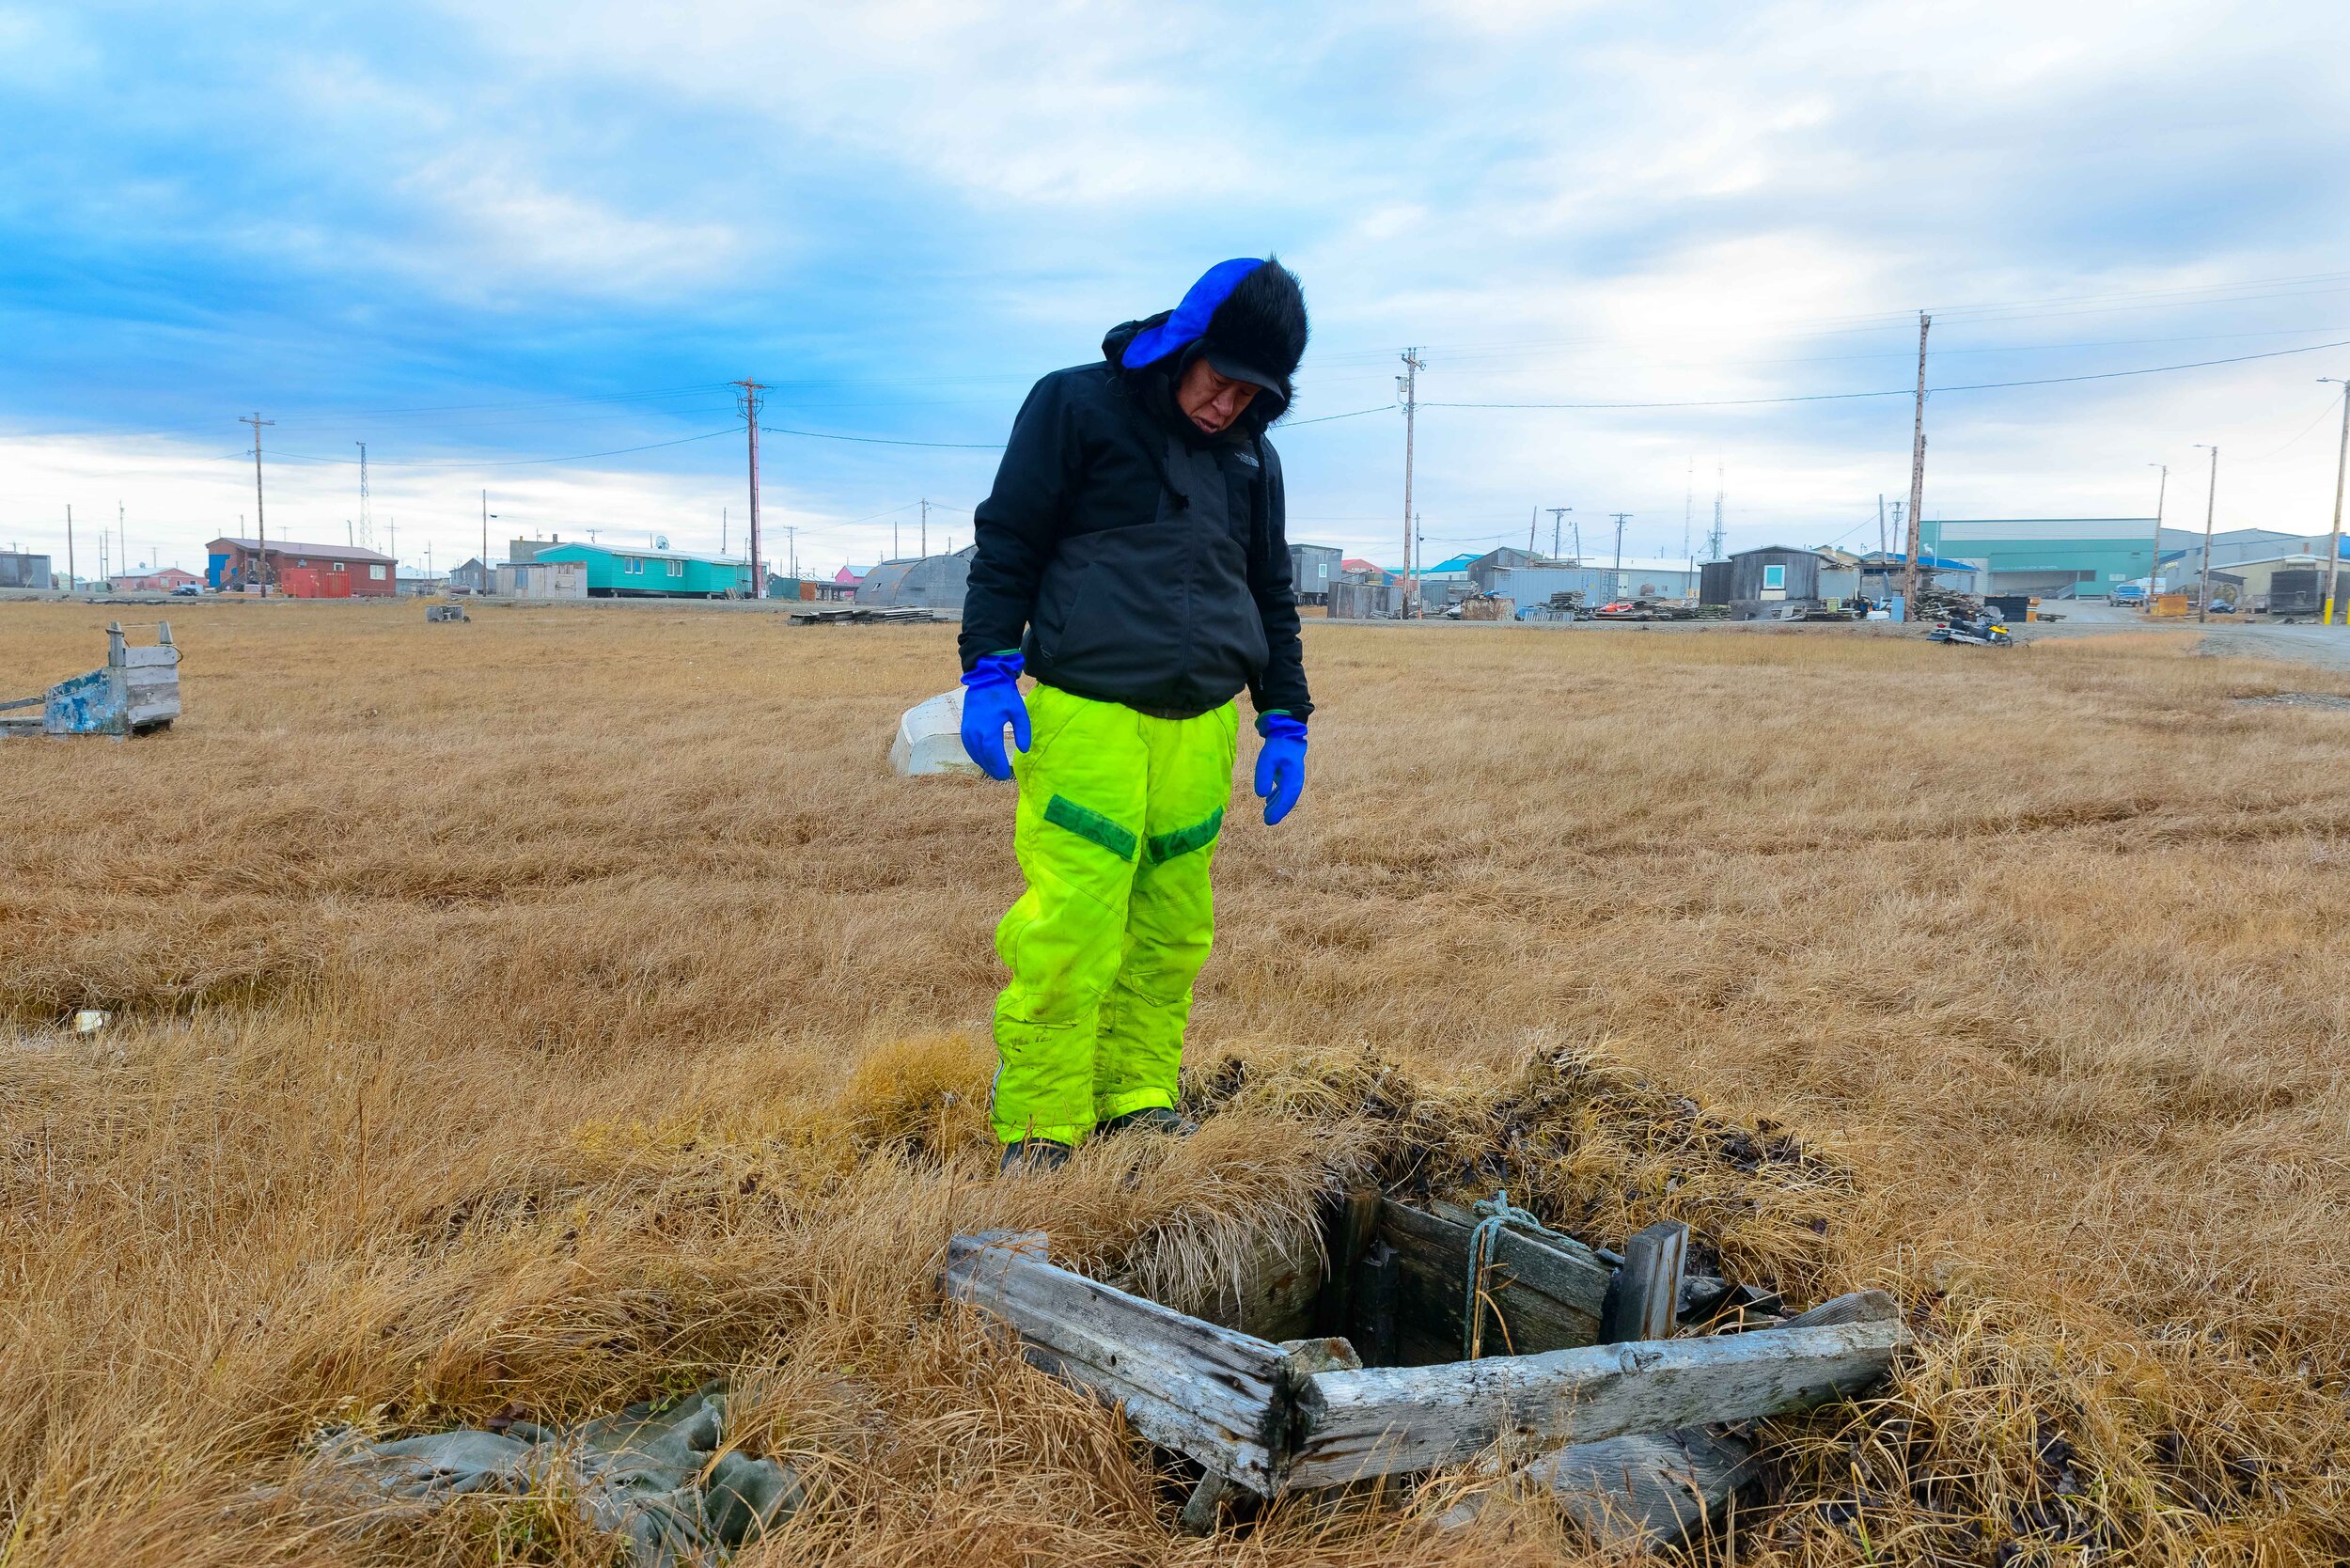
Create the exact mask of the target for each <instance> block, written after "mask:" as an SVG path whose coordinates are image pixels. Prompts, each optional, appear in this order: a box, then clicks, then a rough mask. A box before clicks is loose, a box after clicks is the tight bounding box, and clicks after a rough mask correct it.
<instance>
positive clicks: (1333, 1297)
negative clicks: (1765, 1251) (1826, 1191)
mask: <svg viewBox="0 0 2350 1568" xmlns="http://www.w3.org/2000/svg"><path fill="white" fill-rule="evenodd" d="M1481 1207H1482V1206H1481ZM1521 1217H1523V1216H1521ZM1673 1232H1679V1233H1678V1234H1676V1233H1673ZM1683 1235H1685V1232H1681V1228H1679V1227H1657V1228H1652V1231H1648V1232H1643V1233H1642V1237H1643V1238H1645V1242H1646V1245H1645V1246H1639V1245H1636V1246H1634V1247H1628V1248H1627V1252H1628V1254H1629V1257H1628V1259H1627V1260H1626V1261H1625V1262H1622V1263H1621V1264H1619V1263H1618V1262H1614V1261H1612V1260H1613V1256H1614V1255H1613V1254H1605V1253H1602V1252H1599V1251H1597V1250H1595V1249H1593V1248H1590V1247H1584V1246H1582V1245H1581V1244H1579V1243H1576V1242H1575V1241H1573V1240H1571V1239H1570V1238H1567V1237H1564V1236H1560V1235H1557V1234H1556V1233H1553V1232H1549V1231H1539V1230H1530V1231H1529V1230H1521V1229H1512V1228H1511V1226H1509V1225H1508V1224H1506V1223H1501V1222H1497V1221H1494V1220H1493V1219H1491V1217H1490V1216H1485V1217H1482V1218H1481V1216H1480V1215H1474V1214H1467V1213H1465V1212H1464V1211H1459V1210H1447V1209H1445V1208H1442V1207H1439V1208H1438V1209H1437V1210H1436V1211H1435V1212H1426V1211H1421V1210H1418V1209H1414V1208H1411V1207H1409V1206H1407V1205H1403V1204H1400V1203H1397V1202H1394V1201H1392V1200H1386V1199H1384V1198H1382V1197H1380V1196H1379V1195H1377V1194H1375V1193H1371V1194H1360V1193H1358V1194H1355V1195H1351V1196H1350V1197H1349V1198H1348V1200H1346V1201H1345V1202H1344V1203H1343V1204H1342V1205H1341V1206H1340V1209H1339V1212H1337V1213H1336V1214H1335V1215H1333V1216H1332V1219H1331V1223H1330V1226H1329V1232H1328V1251H1329V1267H1328V1270H1327V1272H1326V1274H1324V1277H1323V1278H1321V1279H1320V1280H1318V1281H1316V1282H1314V1288H1312V1289H1298V1288H1296V1285H1297V1281H1295V1280H1293V1279H1292V1280H1290V1281H1289V1282H1288V1283H1287V1284H1284V1285H1280V1286H1278V1287H1277V1288H1273V1289H1269V1290H1264V1291H1252V1292H1246V1293H1244V1294H1243V1298H1242V1300H1241V1301H1240V1302H1239V1303H1238V1306H1239V1307H1240V1308H1241V1309H1242V1313H1243V1315H1244V1316H1245V1317H1246V1320H1247V1321H1244V1322H1239V1323H1230V1324H1216V1323H1211V1322H1208V1321H1207V1320H1205V1319H1203V1318H1198V1317H1193V1316H1190V1315H1187V1314H1185V1313H1183V1312H1178V1311H1176V1310H1174V1309H1171V1308H1168V1307H1166V1306H1163V1305H1161V1304H1160V1303H1157V1302H1153V1301H1149V1300H1145V1299H1144V1298H1142V1297H1140V1296H1136V1295H1134V1294H1129V1293H1127V1292H1125V1291H1121V1290H1119V1289H1117V1288H1116V1287H1114V1286H1111V1285H1108V1284H1105V1283H1103V1282H1102V1281H1099V1280H1094V1279H1089V1278H1085V1277H1084V1276H1082V1275H1078V1274H1074V1273H1072V1272H1070V1271H1069V1270H1066V1269H1062V1268H1058V1267H1057V1266H1055V1265H1054V1264H1053V1263H1052V1262H1051V1261H1050V1260H1049V1258H1048V1257H1047V1256H1046V1245H1045V1239H1044V1237H1043V1236H1042V1235H1041V1234H1037V1233H1022V1234H1011V1233H1005V1232H991V1233H987V1234H982V1235H976V1236H964V1237H958V1238H956V1239H955V1240H954V1241H953V1242H952V1243H951V1244H950V1245H949V1247H948V1260H947V1267H946V1270H945V1274H944V1278H943V1279H942V1286H943V1289H944V1291H945V1293H946V1294H947V1295H948V1296H949V1297H950V1298H951V1299H954V1300H959V1301H964V1302H968V1303H970V1304H972V1305H974V1306H976V1307H979V1309H982V1310H984V1311H986V1312H988V1313H990V1314H992V1315H993V1316H995V1318H997V1319H999V1320H1000V1321H1002V1322H1003V1323H1005V1324H1006V1325H1010V1326H1011V1328H1013V1329H1014V1330H1016V1331H1017V1332H1018V1334H1019V1336H1020V1340H1021V1342H1022V1345H1023V1348H1024V1351H1025V1353H1026V1356H1027V1357H1028V1358H1029V1359H1030V1360H1031V1361H1032V1362H1034V1363H1035V1364H1036V1365H1038V1366H1040V1367H1043V1368H1045V1369H1047V1370H1049V1371H1052V1372H1056V1373H1058V1374H1059V1375H1061V1376H1063V1377H1066V1378H1068V1379H1069V1380H1070V1381H1071V1382H1073V1383H1074V1384H1076V1385H1078V1386H1079V1387H1081V1388H1086V1389H1089V1391H1091V1392H1092V1393H1093V1394H1094V1395H1096V1396H1097V1397H1098V1398H1100V1399H1102V1400H1104V1401H1105V1402H1106V1403H1111V1404H1114V1405H1116V1406H1118V1407H1120V1408H1121V1409H1122V1410H1123V1411H1124V1412H1125V1415H1126V1418H1127V1419H1128V1420H1129V1421H1130V1422H1131V1423H1132V1424H1133V1426H1134V1428H1135V1430H1136V1432H1137V1433H1138V1434H1140V1435H1142V1436H1143V1437H1145V1438H1147V1439H1148V1440H1150V1441H1152V1442H1153V1443H1157V1444H1159V1445H1161V1446H1163V1447H1166V1448H1169V1449H1174V1450H1179V1451H1181V1452H1183V1453H1184V1454H1187V1455H1189V1456H1190V1457H1191V1458H1192V1459H1194V1460H1196V1461H1197V1462H1198V1463H1199V1465H1200V1466H1202V1467H1203V1468H1204V1469H1205V1470H1206V1471H1207V1472H1208V1474H1209V1477H1210V1478H1211V1481H1212V1482H1213V1481H1216V1480H1217V1478H1223V1479H1228V1480H1230V1482H1237V1483H1239V1484H1240V1485H1243V1486H1246V1487H1247V1488H1248V1489H1249V1490H1251V1491H1254V1492H1257V1493H1260V1494H1263V1495H1266V1496H1274V1495H1278V1494H1280V1493H1283V1492H1288V1491H1294V1490H1301V1489H1311V1488H1321V1487H1330V1486H1339V1485H1344V1484H1346V1483H1349V1482H1357V1481H1362V1480H1365V1479H1368V1478H1375V1477H1381V1476H1388V1475H1403V1474H1411V1473H1416V1472H1422V1471H1427V1470H1433V1469H1436V1468H1439V1467H1443V1466H1454V1465H1459V1464H1462V1463H1464V1462H1465V1461H1468V1460H1471V1459H1473V1458H1475V1457H1477V1456H1478V1455H1480V1454H1481V1453H1484V1452H1487V1451H1488V1450H1492V1449H1494V1448H1495V1446H1496V1444H1499V1443H1501V1442H1503V1441H1504V1440H1505V1439H1506V1440H1508V1441H1509V1443H1510V1444H1511V1446H1512V1448H1516V1449H1523V1450H1545V1449H1549V1450H1565V1452H1564V1454H1563V1456H1562V1457H1561V1458H1559V1460H1557V1461H1555V1462H1554V1463H1553V1465H1552V1466H1551V1467H1550V1471H1549V1472H1547V1473H1546V1476H1545V1477H1544V1478H1542V1479H1544V1480H1545V1482H1546V1483H1547V1484H1551V1485H1553V1486H1554V1487H1556V1488H1559V1489H1562V1490H1563V1489H1566V1488H1568V1487H1570V1486H1572V1485H1577V1484H1582V1481H1580V1480H1578V1479H1577V1478H1584V1479H1586V1480H1588V1478H1589V1476H1590V1474H1592V1473H1595V1467H1596V1468H1597V1469H1605V1468H1606V1464H1607V1463H1609V1461H1608V1458H1607V1455H1606V1453H1601V1454H1599V1455H1597V1457H1594V1456H1593V1455H1591V1454H1578V1453H1577V1452H1576V1451H1575V1450H1576V1447H1578V1446H1583V1445H1592V1444H1596V1443H1600V1442H1603V1441H1606V1440H1611V1439H1619V1438H1624V1437H1628V1436H1636V1435H1649V1436H1651V1437H1653V1439H1654V1442H1653V1443H1652V1444H1651V1445H1650V1447H1651V1448H1654V1449H1655V1451H1656V1452H1658V1453H1663V1452H1665V1451H1667V1450H1671V1451H1673V1452H1677V1453H1681V1454H1684V1455H1686V1454H1689V1453H1693V1452H1703V1453H1705V1454H1707V1455H1709V1456H1710V1457H1709V1459H1708V1463H1707V1465H1706V1466H1700V1467H1699V1468H1700V1469H1701V1470H1702V1471H1703V1476H1700V1481H1699V1482H1698V1484H1700V1487H1702V1486H1703V1485H1705V1484H1715V1485H1717V1486H1718V1487H1719V1488H1722V1489H1727V1488H1728V1487H1731V1486H1733V1485H1735V1484H1737V1483H1738V1482H1739V1481H1741V1480H1742V1479H1744V1477H1745V1476H1746V1474H1747V1473H1748V1472H1747V1466H1746V1465H1745V1463H1744V1461H1745V1458H1746V1452H1745V1450H1744V1449H1743V1448H1742V1447H1740V1446H1739V1445H1737V1444H1735V1443H1731V1442H1727V1441H1716V1438H1714V1437H1711V1436H1709V1435H1707V1434H1706V1433H1705V1432H1704V1431H1703V1430H1701V1429H1705V1428H1708V1427H1714V1426H1717V1425H1719V1424H1721V1423H1726V1422H1736V1421H1744V1420H1748V1419H1755V1418H1758V1417H1763V1416H1773V1415H1779V1414H1783V1413H1786V1412H1789V1411H1794V1410H1800V1409H1805V1408H1808V1407H1810V1406H1813V1405H1818V1404H1822V1403H1827V1402H1829V1401H1832V1400H1836V1399H1840V1398H1843V1397H1847V1396H1850V1395H1852V1394H1855V1393H1857V1392H1859V1391H1861V1390H1863V1389H1866V1388H1869V1387H1871V1386H1872V1385H1873V1384H1875V1383H1876V1382H1877V1381H1878V1380H1880V1379H1881V1378H1882V1377H1883V1376H1884V1375H1885V1373H1886V1372H1887V1369H1888V1366H1889V1365H1890V1363H1891V1360H1892V1357H1893V1354H1894V1351H1895V1349H1896V1348H1897V1347H1898V1345H1899V1344H1900V1343H1901V1341H1902V1339H1903V1329H1902V1325H1901V1321H1900V1315H1899V1312H1898V1309H1896V1308H1895V1306H1894V1304H1893V1302H1892V1301H1891V1298H1890V1297H1888V1296H1884V1295H1883V1294H1880V1293H1864V1294H1861V1295H1857V1296H1851V1297H1840V1298H1839V1299H1838V1300H1837V1301H1836V1302H1833V1303H1830V1304H1828V1306H1826V1307H1825V1308H1822V1309H1815V1311H1814V1312H1813V1313H1810V1314H1807V1315H1806V1316H1804V1317H1801V1318H1797V1319H1795V1320H1794V1321H1793V1322H1790V1323H1787V1324H1785V1325H1780V1326H1772V1327H1763V1328H1751V1329H1747V1330H1746V1331H1744V1332H1731V1333H1714V1334H1706V1335H1703V1336H1700V1337H1694V1338H1640V1339H1631V1340H1627V1341H1624V1342H1618V1343H1598V1342H1596V1341H1597V1340H1598V1339H1599V1337H1600V1335H1601V1334H1602V1332H1603V1325H1614V1326H1615V1327H1616V1328H1617V1330H1618V1331H1620V1332H1621V1331H1622V1330H1623V1327H1624V1325H1641V1327H1642V1329H1643V1331H1653V1330H1654V1329H1656V1328H1657V1327H1658V1326H1660V1325H1661V1327H1662V1329H1663V1331H1664V1332H1665V1333H1666V1334H1668V1335H1669V1334H1670V1333H1672V1332H1673V1325H1674V1319H1675V1305H1676V1304H1677V1303H1678V1302H1679V1301H1680V1299H1681V1298H1682V1280H1681V1278H1680V1259H1681V1257H1682V1256H1683V1250H1682V1247H1681V1241H1682V1237H1683ZM1636 1240H1638V1239H1636ZM1716 1283H1717V1284H1718V1283H1719V1282H1716ZM1472 1300H1474V1302H1475V1303H1476V1305H1475V1307H1474V1308H1473V1309H1472V1308H1471V1306H1470V1305H1469V1304H1470V1302H1471V1301H1472ZM1472 1310H1473V1311H1474V1312H1475V1313H1476V1314H1477V1319H1478V1321H1472V1320H1471V1316H1470V1314H1471V1312H1472ZM1772 1321H1773V1322H1774V1323H1776V1322H1777V1320H1776V1319H1774V1320H1772ZM1315 1334H1319V1335H1324V1336H1328V1335H1332V1334H1342V1335H1344V1336H1345V1338H1346V1339H1347V1340H1349V1341H1351V1342H1352V1344H1353V1346H1354V1347H1355V1349H1356V1350H1358V1351H1360V1352H1361V1353H1362V1359H1363V1360H1365V1361H1368V1362H1370V1363H1371V1364H1370V1365H1367V1366H1356V1365H1351V1364H1347V1359H1346V1358H1345V1357H1344V1356H1338V1357H1336V1358H1334V1357H1333V1356H1331V1355H1330V1354H1329V1353H1328V1350H1327V1348H1326V1347H1328V1345H1329V1341H1328V1340H1327V1339H1326V1338H1325V1339H1321V1340H1311V1341H1309V1340H1308V1338H1307V1337H1308V1336H1309V1335H1315ZM1282 1341H1290V1342H1288V1343H1284V1342H1282ZM1480 1342H1481V1345H1482V1349H1483V1352H1484V1354H1483V1355H1482V1356H1481V1358H1477V1359H1466V1358H1464V1348H1463V1347H1464V1344H1465V1343H1467V1344H1468V1345H1470V1346H1472V1347H1475V1346H1477V1345H1478V1344H1479V1343H1480ZM1341 1348H1342V1347H1341ZM1497 1352H1498V1353H1497ZM1381 1363H1386V1364H1381ZM1414 1363H1417V1364H1414ZM1657 1445H1663V1446H1662V1447H1657ZM1635 1447H1636V1448H1637V1447H1638V1446H1637V1445H1635ZM1611 1451H1612V1450H1611ZM1626 1451H1627V1452H1630V1451H1631V1450H1626ZM1639 1451H1640V1452H1641V1453H1646V1452H1648V1451H1649V1450H1648V1449H1640V1450H1639ZM1619 1457H1621V1456H1619ZM1620 1467H1621V1466H1620ZM1653 1468H1654V1467H1653V1466H1649V1467H1648V1470H1653ZM1648 1470H1643V1469H1641V1468H1640V1467H1639V1466H1633V1467H1632V1468H1630V1469H1625V1470H1624V1479H1623V1480H1622V1482H1621V1485H1619V1484H1618V1483H1617V1482H1608V1483H1607V1484H1606V1487H1604V1488H1603V1490H1611V1491H1613V1490H1624V1489H1626V1488H1630V1489H1631V1490H1630V1491H1627V1492H1626V1493H1625V1497H1623V1498H1622V1499H1621V1500H1622V1501H1623V1502H1624V1503H1625V1505H1626V1506H1627V1507H1635V1508H1636V1511H1638V1510H1645V1513H1643V1515H1642V1516H1644V1517H1651V1518H1652V1519H1653V1521H1654V1522H1655V1523H1656V1525H1657V1528H1659V1529H1662V1528H1664V1523H1665V1521H1668V1520H1670V1519H1677V1518H1679V1517H1680V1516H1681V1515H1680V1513H1679V1512H1677V1511H1676V1510H1675V1509H1674V1508H1668V1507H1661V1506H1659V1505H1656V1495H1658V1494H1657V1488H1658V1487H1659V1486H1664V1488H1665V1491H1667V1492H1669V1491H1670V1490H1671V1487H1670V1486H1667V1485H1665V1483H1664V1482H1659V1481H1656V1480H1655V1478H1654V1477H1653V1476H1652V1477H1651V1479H1650V1482H1648V1483H1647V1484H1648V1486H1649V1492H1648V1494H1641V1495H1638V1496H1635V1495H1634V1493H1636V1492H1637V1486H1635V1480H1636V1479H1637V1475H1639V1474H1647V1473H1648ZM1674 1473H1675V1474H1676V1475H1677V1474H1678V1473H1679V1472H1677V1471H1676V1472H1674ZM1692 1473H1693V1474H1694V1473H1696V1472H1695V1471H1693V1472H1692ZM1704 1476H1710V1477H1711V1478H1712V1482H1705V1481H1704V1479H1703V1478H1704ZM1561 1478H1563V1479H1561ZM1594 1484H1596V1483H1594ZM1673 1484H1674V1485H1678V1484H1680V1482H1673ZM1204 1485H1205V1483H1203V1486H1204ZM1701 1495H1702V1493H1701V1492H1700V1496H1701ZM1195 1500H1197V1499H1195ZM1601 1512H1603V1513H1604V1512H1606V1511H1605V1510H1604V1509H1603V1510H1602V1511H1601ZM1695 1513H1697V1514H1701V1513H1703V1509H1702V1507H1700V1508H1698V1509H1696V1510H1695ZM1693 1516H1694V1515H1693Z"/></svg>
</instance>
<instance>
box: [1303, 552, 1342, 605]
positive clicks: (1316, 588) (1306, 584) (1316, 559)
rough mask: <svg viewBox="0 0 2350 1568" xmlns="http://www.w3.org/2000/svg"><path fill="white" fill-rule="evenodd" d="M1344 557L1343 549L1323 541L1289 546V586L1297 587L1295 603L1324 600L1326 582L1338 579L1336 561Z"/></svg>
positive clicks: (1327, 583) (1326, 595)
mask: <svg viewBox="0 0 2350 1568" xmlns="http://www.w3.org/2000/svg"><path fill="white" fill-rule="evenodd" d="M1345 558H1346V552H1345V551H1343V550H1340V549H1336V548H1334V547H1332V546H1330V545H1327V544H1293V545H1291V546H1290V585H1291V586H1292V587H1293V588H1295V589H1296V590H1297V602H1298V603H1299V604H1326V603H1328V601H1329V595H1330V585H1331V584H1332V583H1335V582H1337V581H1338V580H1339V563H1340V562H1341V561H1342V560H1344V559H1345Z"/></svg>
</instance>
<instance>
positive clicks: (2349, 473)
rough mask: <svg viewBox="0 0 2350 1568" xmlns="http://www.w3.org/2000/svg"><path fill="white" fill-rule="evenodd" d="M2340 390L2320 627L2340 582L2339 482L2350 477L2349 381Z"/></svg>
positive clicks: (2330, 615)
mask: <svg viewBox="0 0 2350 1568" xmlns="http://www.w3.org/2000/svg"><path fill="white" fill-rule="evenodd" d="M2317 379H2318V380H2320V381H2334V380H2335V378H2334V377H2332V376H2320V377H2318V378H2317ZM2336 384H2338V385H2340V386H2341V388H2342V450H2341V452H2340V453H2339V454H2338V455H2337V456H2336V457H2335V458H2334V538H2333V542H2332V543H2330V544H2328V545H2327V546H2326V616H2325V619H2323V620H2322V621H2320V622H2319V624H2320V625H2325V626H2331V625H2332V624H2333V623H2334V599H2335V592H2336V589H2337V588H2338V586H2339V585H2340V583H2341V580H2342V480H2343V478H2345V477H2350V381H2342V382H2337V383H2336Z"/></svg>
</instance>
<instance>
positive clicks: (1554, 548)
mask: <svg viewBox="0 0 2350 1568" xmlns="http://www.w3.org/2000/svg"><path fill="white" fill-rule="evenodd" d="M1573 510H1575V509H1574V508H1573V507H1553V508H1551V509H1550V558H1551V559H1552V560H1557V559H1558V558H1559V525H1560V524H1561V523H1563V522H1564V521H1565V520H1566V516H1567V513H1569V512H1571V511H1573Z"/></svg>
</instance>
